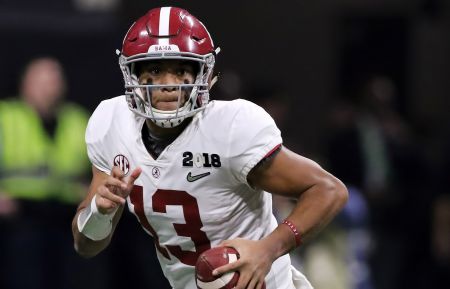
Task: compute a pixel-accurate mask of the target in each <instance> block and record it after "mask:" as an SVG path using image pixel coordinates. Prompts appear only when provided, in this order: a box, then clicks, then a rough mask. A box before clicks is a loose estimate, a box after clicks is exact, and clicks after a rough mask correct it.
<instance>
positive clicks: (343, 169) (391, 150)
mask: <svg viewBox="0 0 450 289" xmlns="http://www.w3.org/2000/svg"><path fill="white" fill-rule="evenodd" d="M362 88H363V89H362V90H361V92H360V94H359V98H358V99H357V100H356V102H355V104H351V103H350V102H347V103H345V102H343V103H341V104H339V105H337V106H336V107H335V110H334V112H333V113H332V120H331V121H330V123H331V124H332V131H333V134H332V136H331V137H330V140H329V142H328V145H329V150H328V160H329V165H330V171H331V172H332V173H334V174H335V175H337V176H339V177H340V178H341V180H342V181H344V183H346V184H347V185H348V186H354V187H355V188H357V189H358V190H359V191H361V193H362V197H363V200H364V201H365V202H367V205H368V209H369V224H370V231H371V234H370V235H371V236H372V238H373V239H372V242H370V243H369V244H373V251H372V254H371V260H370V263H371V269H372V273H373V279H374V285H375V286H374V287H375V288H377V289H388V288H415V287H412V286H414V281H413V280H412V279H411V278H410V275H411V274H415V273H417V274H419V272H416V271H417V269H416V268H415V266H414V264H417V263H418V262H421V261H423V260H424V259H425V258H426V252H425V251H424V250H423V248H425V247H426V241H424V238H411V237H412V236H425V235H427V223H428V222H427V211H428V205H427V204H428V203H429V200H428V199H429V195H427V192H426V188H427V185H428V183H429V180H428V176H427V173H426V170H425V165H424V163H425V162H424V160H423V157H422V155H423V154H422V151H421V147H420V146H419V144H420V142H419V141H418V138H417V137H416V136H415V134H414V131H413V129H412V127H411V125H410V124H409V123H408V122H407V121H406V120H405V117H404V116H402V115H401V114H400V113H399V112H398V111H397V109H396V107H395V101H396V96H397V94H396V93H397V91H396V89H397V87H396V85H395V83H394V82H393V80H392V79H390V78H389V77H387V76H384V75H380V76H373V77H370V78H369V79H368V80H367V81H366V82H365V83H364V84H363V86H362ZM349 241H350V242H351V240H349Z"/></svg>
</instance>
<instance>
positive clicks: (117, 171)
mask: <svg viewBox="0 0 450 289" xmlns="http://www.w3.org/2000/svg"><path fill="white" fill-rule="evenodd" d="M111 176H112V177H113V178H118V179H121V178H123V177H124V176H125V174H124V172H123V171H122V170H121V169H120V168H119V167H118V166H114V167H113V168H112V170H111Z"/></svg>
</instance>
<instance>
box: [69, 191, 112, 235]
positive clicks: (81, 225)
mask: <svg viewBox="0 0 450 289" xmlns="http://www.w3.org/2000/svg"><path fill="white" fill-rule="evenodd" d="M96 197H97V195H95V196H94V197H93V198H92V201H91V203H90V206H88V207H86V208H84V209H83V210H81V212H80V214H78V219H77V226H78V231H80V232H81V233H82V234H83V235H85V236H86V237H87V238H89V239H91V240H93V241H100V240H103V239H105V238H106V237H108V235H109V234H110V233H111V230H112V219H113V218H114V215H115V214H116V211H117V209H116V210H115V211H114V212H112V213H110V214H106V215H103V214H102V213H100V212H99V211H98V208H97V204H96V203H95V199H96Z"/></svg>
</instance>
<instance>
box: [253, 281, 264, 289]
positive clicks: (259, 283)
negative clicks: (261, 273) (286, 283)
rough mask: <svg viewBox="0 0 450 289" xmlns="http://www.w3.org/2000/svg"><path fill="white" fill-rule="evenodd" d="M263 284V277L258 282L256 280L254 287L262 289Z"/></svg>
mask: <svg viewBox="0 0 450 289" xmlns="http://www.w3.org/2000/svg"><path fill="white" fill-rule="evenodd" d="M263 286H264V279H263V280H262V281H260V282H258V284H257V285H256V287H255V288H256V289H263Z"/></svg>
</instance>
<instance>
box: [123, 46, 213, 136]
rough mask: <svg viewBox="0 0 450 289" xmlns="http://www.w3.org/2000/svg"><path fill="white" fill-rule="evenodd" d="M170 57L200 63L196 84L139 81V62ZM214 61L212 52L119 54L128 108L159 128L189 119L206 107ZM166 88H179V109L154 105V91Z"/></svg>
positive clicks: (176, 124)
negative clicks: (204, 53)
mask: <svg viewBox="0 0 450 289" xmlns="http://www.w3.org/2000/svg"><path fill="white" fill-rule="evenodd" d="M169 59H178V60H187V61H192V62H194V63H198V65H199V66H198V67H199V68H198V73H197V74H196V75H195V80H194V83H192V84H187V83H182V84H178V83H173V84H164V85H155V84H140V83H139V80H138V79H139V75H138V71H137V69H136V67H137V64H138V63H139V62H143V61H157V60H169ZM214 63H215V56H214V54H212V53H209V54H207V55H204V56H203V55H198V54H193V53H180V52H175V53H174V52H171V53H167V52H160V53H142V54H138V55H133V56H130V57H125V56H123V55H121V56H120V57H119V65H120V67H121V70H122V73H123V77H124V80H125V94H126V98H127V102H128V106H129V108H130V109H131V110H132V111H133V112H135V113H137V114H138V115H140V116H143V117H145V118H148V119H151V120H152V121H153V122H154V123H155V124H156V125H158V126H159V127H164V128H167V127H175V126H178V125H179V124H181V123H182V122H183V120H185V119H186V118H188V117H190V116H193V115H194V114H196V113H197V112H199V111H201V110H203V109H204V108H205V106H206V104H207V103H208V101H209V88H210V86H211V84H210V80H211V75H212V72H213V68H214ZM163 88H171V89H175V90H176V91H178V105H177V108H176V109H174V110H160V109H157V108H155V107H154V106H153V105H152V91H154V90H158V89H163ZM186 95H187V97H186V101H184V99H182V98H183V97H185V96H186Z"/></svg>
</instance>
